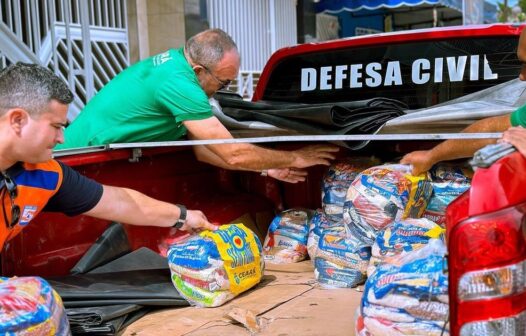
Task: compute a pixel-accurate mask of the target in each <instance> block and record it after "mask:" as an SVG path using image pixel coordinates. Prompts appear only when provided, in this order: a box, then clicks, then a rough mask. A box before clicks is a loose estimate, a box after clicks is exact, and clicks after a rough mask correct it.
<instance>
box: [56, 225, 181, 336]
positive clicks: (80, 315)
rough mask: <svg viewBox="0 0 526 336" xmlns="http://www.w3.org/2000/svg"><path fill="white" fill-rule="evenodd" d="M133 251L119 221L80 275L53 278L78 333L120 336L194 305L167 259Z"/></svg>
mask: <svg viewBox="0 0 526 336" xmlns="http://www.w3.org/2000/svg"><path fill="white" fill-rule="evenodd" d="M112 242H115V245H113V244H112ZM127 250H129V243H128V241H127V237H126V232H125V231H124V229H123V228H122V226H121V225H120V224H117V223H113V224H112V225H110V227H109V228H108V229H107V230H106V231H105V232H104V233H103V234H102V236H101V237H100V238H99V239H98V240H97V242H96V243H95V244H94V245H93V246H92V247H91V248H90V249H89V250H88V251H87V252H86V254H85V255H84V256H83V258H81V260H80V261H79V263H77V265H75V266H74V267H73V268H72V270H71V272H72V273H74V274H71V275H67V276H63V277H55V278H49V279H47V280H48V281H49V283H50V284H51V285H52V286H53V288H54V289H55V290H56V291H57V293H58V294H59V295H60V296H61V298H62V300H63V302H64V306H65V307H66V313H67V316H68V320H69V322H70V327H71V331H72V333H73V334H74V335H75V334H76V335H86V334H89V335H114V334H115V333H118V332H119V331H120V330H122V329H123V328H125V327H126V326H127V325H129V324H130V323H132V322H133V321H135V320H137V319H138V318H140V317H142V316H144V314H146V313H147V312H149V311H151V310H153V309H158V308H165V307H186V306H188V305H189V303H188V302H187V301H186V300H185V299H184V298H182V297H181V296H180V295H179V293H178V292H177V290H176V289H175V287H174V286H173V284H172V282H171V278H170V270H169V268H168V262H167V260H166V258H164V257H162V256H160V255H158V254H157V253H155V252H154V251H152V250H150V249H148V248H140V249H138V250H136V251H133V252H129V251H128V253H126V251H127ZM123 253H126V254H124V255H122V254H123ZM115 258H116V259H115ZM97 265H99V266H98V267H95V266H97ZM79 272H85V273H79Z"/></svg>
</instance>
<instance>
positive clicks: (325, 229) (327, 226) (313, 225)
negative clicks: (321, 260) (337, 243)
mask: <svg viewBox="0 0 526 336" xmlns="http://www.w3.org/2000/svg"><path fill="white" fill-rule="evenodd" d="M323 233H329V234H332V235H335V236H341V237H345V235H346V232H345V227H344V225H343V222H342V221H340V222H333V221H331V220H329V219H328V218H327V216H325V214H324V213H323V211H321V210H320V209H318V210H316V212H315V213H314V215H313V216H312V218H311V220H310V224H309V237H308V239H307V252H308V253H309V257H310V258H311V260H312V261H313V262H314V258H315V257H316V251H317V250H318V242H319V240H320V236H321V235H322V234H323Z"/></svg>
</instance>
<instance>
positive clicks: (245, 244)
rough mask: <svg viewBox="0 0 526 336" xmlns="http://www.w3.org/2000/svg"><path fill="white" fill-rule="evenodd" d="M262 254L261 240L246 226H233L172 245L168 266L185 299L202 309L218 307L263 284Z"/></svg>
mask: <svg viewBox="0 0 526 336" xmlns="http://www.w3.org/2000/svg"><path fill="white" fill-rule="evenodd" d="M261 255H262V248H261V242H260V241H259V238H257V236H256V235H255V234H254V233H253V232H252V231H251V230H250V229H248V228H247V227H245V226H244V225H243V224H230V225H223V226H220V227H219V228H218V229H217V230H216V231H203V232H201V233H200V234H199V235H193V236H191V237H189V238H188V239H187V240H185V241H183V242H180V243H177V244H174V245H172V246H171V247H170V248H169V250H168V264H169V266H170V271H171V274H172V282H173V284H174V286H175V288H176V289H177V291H178V292H179V293H180V294H181V295H182V296H183V297H184V298H185V299H187V300H188V301H189V302H190V303H191V304H193V305H196V306H199V307H217V306H220V305H222V304H223V303H225V302H227V301H229V300H231V299H232V298H234V297H235V296H237V295H238V294H240V293H242V292H244V291H246V290H248V289H249V288H251V287H253V286H255V285H256V284H258V283H259V282H260V280H261V278H262V276H263V271H264V262H263V259H262V257H261Z"/></svg>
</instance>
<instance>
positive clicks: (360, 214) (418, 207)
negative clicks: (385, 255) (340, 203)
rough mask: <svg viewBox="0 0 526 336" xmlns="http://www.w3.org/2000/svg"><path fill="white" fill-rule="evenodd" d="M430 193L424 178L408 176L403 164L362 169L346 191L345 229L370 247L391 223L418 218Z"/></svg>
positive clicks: (429, 187)
mask: <svg viewBox="0 0 526 336" xmlns="http://www.w3.org/2000/svg"><path fill="white" fill-rule="evenodd" d="M431 191H432V189H431V184H430V183H429V181H428V180H427V179H426V176H425V175H423V174H422V175H419V176H413V175H411V171H410V167H409V166H407V165H400V164H391V165H383V166H377V167H372V168H369V169H366V170H364V171H363V172H362V173H360V175H358V176H357V177H356V179H355V180H354V182H353V183H352V184H351V186H350V187H349V189H348V190H347V196H346V201H345V204H344V212H343V220H344V223H345V225H346V228H347V229H348V231H349V233H350V234H351V235H353V236H356V237H359V238H360V239H362V240H364V241H366V242H368V243H369V244H370V245H372V243H373V242H374V239H375V236H376V233H377V232H378V231H381V230H384V229H385V228H386V227H387V226H388V225H390V224H392V223H393V221H394V220H397V219H403V218H408V217H410V218H419V217H421V216H422V213H423V212H424V210H425V208H426V206H427V202H428V200H429V197H430V196H431Z"/></svg>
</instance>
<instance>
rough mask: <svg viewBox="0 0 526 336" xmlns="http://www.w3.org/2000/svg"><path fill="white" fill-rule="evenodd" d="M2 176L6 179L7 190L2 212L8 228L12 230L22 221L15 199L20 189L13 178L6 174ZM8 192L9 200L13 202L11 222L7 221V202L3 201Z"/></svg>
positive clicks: (3, 192) (3, 194) (4, 191)
mask: <svg viewBox="0 0 526 336" xmlns="http://www.w3.org/2000/svg"><path fill="white" fill-rule="evenodd" d="M2 176H3V177H4V184H5V188H4V190H3V191H2V212H3V214H4V222H5V223H6V225H7V226H8V228H9V229H11V228H12V227H13V226H15V225H16V224H17V223H18V220H19V219H20V207H19V206H18V205H16V204H15V198H16V197H17V196H18V189H17V186H16V183H15V181H14V180H13V179H12V178H11V177H9V176H8V175H6V174H5V173H2ZM6 191H7V194H8V195H9V199H10V200H11V221H9V220H8V219H7V213H6V208H5V202H4V201H3V200H4V196H5V193H6Z"/></svg>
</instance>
